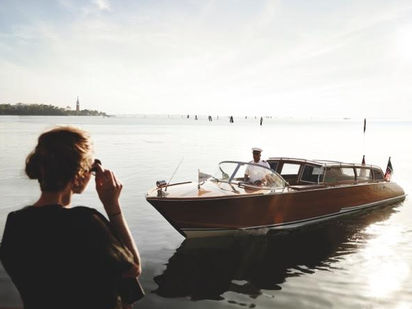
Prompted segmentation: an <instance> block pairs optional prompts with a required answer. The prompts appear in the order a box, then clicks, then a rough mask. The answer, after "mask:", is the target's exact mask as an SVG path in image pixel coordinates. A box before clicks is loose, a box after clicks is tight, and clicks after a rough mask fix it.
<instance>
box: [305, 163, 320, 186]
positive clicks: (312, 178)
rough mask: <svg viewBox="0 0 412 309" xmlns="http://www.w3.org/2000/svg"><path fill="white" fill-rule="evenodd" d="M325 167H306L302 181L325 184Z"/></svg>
mask: <svg viewBox="0 0 412 309" xmlns="http://www.w3.org/2000/svg"><path fill="white" fill-rule="evenodd" d="M323 171H324V170H323V167H321V166H313V165H305V167H304V169H303V174H302V178H301V180H302V181H306V182H314V183H319V182H323Z"/></svg>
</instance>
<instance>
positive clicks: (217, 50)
mask: <svg viewBox="0 0 412 309" xmlns="http://www.w3.org/2000/svg"><path fill="white" fill-rule="evenodd" d="M411 85H412V2H411V1H410V0H405V1H401V0H391V1H387V0H322V1H320V0H313V1H306V0H285V1H263V0H262V1H259V0H236V1H235V0H228V1H226V0H216V1H207V0H198V1H194V0H186V1H174V0H156V1H154V0H152V1H148V0H119V1H113V0H81V1H80V0H55V1H46V0H32V1H29V0H26V1H15V0H0V103H11V104H13V103H17V102H22V103H42V104H52V105H57V106H61V107H66V106H71V107H72V108H75V102H76V99H77V96H79V100H80V105H81V108H82V109H95V110H99V111H104V112H107V113H110V114H152V113H153V114H159V113H161V114H204V115H209V114H211V115H239V116H241V115H264V116H274V117H305V116H308V117H362V118H363V117H378V118H382V117H383V118H405V117H412V87H411Z"/></svg>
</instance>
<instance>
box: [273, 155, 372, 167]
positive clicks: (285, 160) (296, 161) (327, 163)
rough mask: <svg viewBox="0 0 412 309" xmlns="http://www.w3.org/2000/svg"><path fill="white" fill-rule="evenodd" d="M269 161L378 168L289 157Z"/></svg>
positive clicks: (359, 164)
mask: <svg viewBox="0 0 412 309" xmlns="http://www.w3.org/2000/svg"><path fill="white" fill-rule="evenodd" d="M267 161H283V162H288V163H298V164H312V165H318V166H324V167H369V168H378V169H380V167H379V166H377V165H372V164H363V165H362V163H346V162H340V161H331V160H318V159H315V160H307V159H301V158H288V157H270V158H269V159H267Z"/></svg>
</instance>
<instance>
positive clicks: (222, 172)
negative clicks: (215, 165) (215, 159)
mask: <svg viewBox="0 0 412 309" xmlns="http://www.w3.org/2000/svg"><path fill="white" fill-rule="evenodd" d="M237 166H238V164H237V163H233V162H222V163H220V164H219V172H218V175H217V177H216V178H218V179H221V180H226V181H228V180H229V178H230V176H232V174H233V172H234V171H235V169H236V168H237Z"/></svg>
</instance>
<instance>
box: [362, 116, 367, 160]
mask: <svg viewBox="0 0 412 309" xmlns="http://www.w3.org/2000/svg"><path fill="white" fill-rule="evenodd" d="M365 136H366V118H363V157H362V165H365V164H366V161H365V152H366V151H365V148H366V147H365V144H366V143H365V141H366V138H365Z"/></svg>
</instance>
